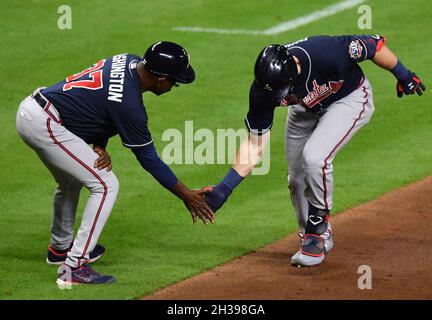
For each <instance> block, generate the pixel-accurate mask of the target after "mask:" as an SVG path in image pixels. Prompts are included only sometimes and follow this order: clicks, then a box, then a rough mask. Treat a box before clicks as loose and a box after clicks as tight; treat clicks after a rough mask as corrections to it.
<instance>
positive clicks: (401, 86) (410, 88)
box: [396, 71, 426, 98]
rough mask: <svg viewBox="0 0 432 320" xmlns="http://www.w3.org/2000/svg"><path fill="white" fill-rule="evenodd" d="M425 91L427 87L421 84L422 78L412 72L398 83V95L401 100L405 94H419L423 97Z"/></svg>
mask: <svg viewBox="0 0 432 320" xmlns="http://www.w3.org/2000/svg"><path fill="white" fill-rule="evenodd" d="M425 90H426V87H425V86H424V84H423V83H422V82H421V80H420V78H419V77H417V76H416V74H415V73H414V72H411V71H410V72H409V74H408V76H407V77H406V78H405V79H403V80H399V81H398V82H397V83H396V93H397V96H398V97H399V98H402V96H403V95H404V94H406V95H410V94H414V93H417V94H418V95H419V96H421V95H422V94H423V91H425Z"/></svg>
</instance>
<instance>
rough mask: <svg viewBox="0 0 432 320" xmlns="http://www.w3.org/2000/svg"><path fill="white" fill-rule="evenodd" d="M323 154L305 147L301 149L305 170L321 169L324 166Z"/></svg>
mask: <svg viewBox="0 0 432 320" xmlns="http://www.w3.org/2000/svg"><path fill="white" fill-rule="evenodd" d="M324 160H325V156H324V155H320V154H319V153H316V152H312V151H310V150H308V149H306V148H305V150H303V161H304V168H305V171H310V170H315V169H316V170H321V169H322V167H323V166H324Z"/></svg>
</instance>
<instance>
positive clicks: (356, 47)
mask: <svg viewBox="0 0 432 320" xmlns="http://www.w3.org/2000/svg"><path fill="white" fill-rule="evenodd" d="M362 53H363V47H362V45H361V43H360V41H359V40H355V41H354V40H353V41H351V42H350V44H349V54H350V57H351V58H353V59H356V60H357V59H360V58H361V56H362Z"/></svg>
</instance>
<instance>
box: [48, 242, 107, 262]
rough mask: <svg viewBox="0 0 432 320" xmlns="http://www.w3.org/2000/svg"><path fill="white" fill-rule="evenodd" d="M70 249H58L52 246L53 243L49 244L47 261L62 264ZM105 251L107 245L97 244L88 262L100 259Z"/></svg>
mask: <svg viewBox="0 0 432 320" xmlns="http://www.w3.org/2000/svg"><path fill="white" fill-rule="evenodd" d="M69 250H70V249H68V250H63V251H58V250H55V249H53V248H51V245H49V246H48V253H47V258H46V262H47V263H48V264H55V265H61V264H62V263H63V262H65V261H66V258H67V253H68V252H69ZM104 253H105V247H104V246H102V245H100V244H97V245H96V246H95V248H94V249H93V251H91V252H90V253H89V260H87V263H92V262H95V261H97V260H99V259H100V258H102V256H103V255H104Z"/></svg>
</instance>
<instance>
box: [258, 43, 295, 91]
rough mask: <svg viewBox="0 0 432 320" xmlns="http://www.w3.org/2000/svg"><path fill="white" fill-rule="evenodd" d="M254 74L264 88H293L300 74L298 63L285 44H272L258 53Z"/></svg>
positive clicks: (270, 89)
mask: <svg viewBox="0 0 432 320" xmlns="http://www.w3.org/2000/svg"><path fill="white" fill-rule="evenodd" d="M254 75H255V81H256V83H257V84H258V86H259V87H261V88H262V89H264V90H269V91H272V90H274V89H281V88H286V87H289V88H290V89H291V88H292V86H293V84H294V82H295V80H296V79H297V76H298V73H297V65H296V62H295V61H294V58H293V56H292V55H291V53H290V52H289V51H288V49H287V48H286V47H285V46H282V45H279V44H272V45H269V46H267V47H265V48H264V49H263V50H261V52H260V54H259V55H258V58H257V59H256V61H255V68H254ZM289 91H291V90H289Z"/></svg>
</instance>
